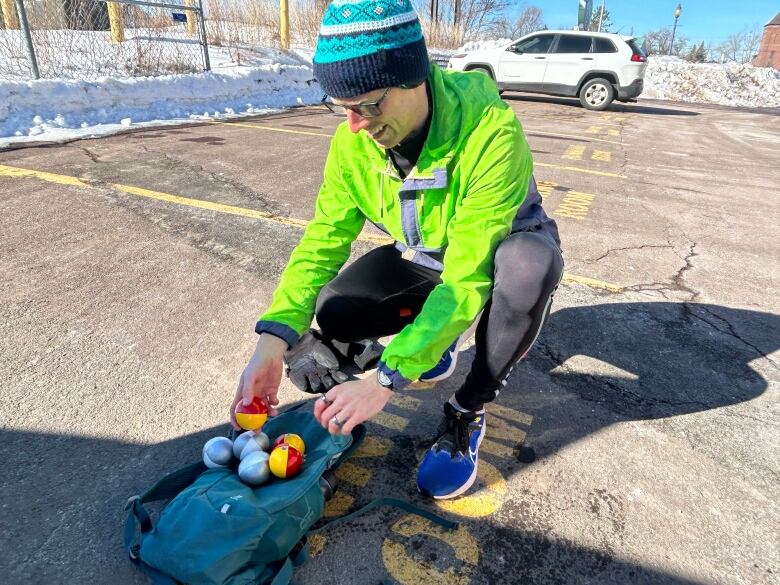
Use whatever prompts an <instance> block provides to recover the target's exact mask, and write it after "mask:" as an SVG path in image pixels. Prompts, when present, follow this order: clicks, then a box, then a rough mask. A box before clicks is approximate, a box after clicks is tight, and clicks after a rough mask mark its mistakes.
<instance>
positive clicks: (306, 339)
mask: <svg viewBox="0 0 780 585" xmlns="http://www.w3.org/2000/svg"><path fill="white" fill-rule="evenodd" d="M340 358H341V359H340ZM343 360H344V356H339V355H337V352H336V351H335V350H334V348H333V347H332V346H330V344H328V343H327V342H326V341H325V340H323V339H322V336H321V334H320V332H319V331H317V330H316V329H310V330H309V331H307V332H306V333H304V334H303V336H301V338H300V339H299V340H298V343H296V344H295V345H294V346H293V347H292V349H290V350H289V351H288V352H287V353H286V354H285V355H284V361H285V363H286V364H287V376H288V377H289V378H290V381H291V382H292V383H293V384H295V386H296V387H298V388H300V389H301V390H303V391H304V392H309V393H311V394H321V393H323V392H327V391H328V390H330V389H331V388H333V387H334V386H337V385H339V384H341V383H343V382H346V381H347V380H349V379H350V376H349V375H348V374H345V373H344V372H342V371H341V370H340V368H341V365H342V363H343Z"/></svg>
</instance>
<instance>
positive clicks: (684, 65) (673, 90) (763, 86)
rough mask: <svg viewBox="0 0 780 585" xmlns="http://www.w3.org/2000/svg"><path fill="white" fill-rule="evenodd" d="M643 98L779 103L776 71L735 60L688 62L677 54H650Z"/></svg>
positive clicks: (746, 104) (729, 103)
mask: <svg viewBox="0 0 780 585" xmlns="http://www.w3.org/2000/svg"><path fill="white" fill-rule="evenodd" d="M641 97H643V98H657V99H666V100H676V101H684V102H699V103H710V104H722V105H725V106H740V107H779V106H780V71H777V70H775V69H772V68H771V67H753V65H750V64H745V65H739V64H737V63H725V64H722V65H721V64H713V63H688V62H687V61H684V60H682V59H680V58H678V57H666V56H663V57H650V59H649V60H648V66H647V71H646V72H645V88H644V91H643V92H642V95H641Z"/></svg>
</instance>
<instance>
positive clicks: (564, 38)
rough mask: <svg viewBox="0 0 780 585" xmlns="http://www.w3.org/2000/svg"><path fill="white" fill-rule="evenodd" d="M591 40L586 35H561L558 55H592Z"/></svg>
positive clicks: (557, 48) (556, 50) (556, 49)
mask: <svg viewBox="0 0 780 585" xmlns="http://www.w3.org/2000/svg"><path fill="white" fill-rule="evenodd" d="M590 39H591V37H587V36H584V35H561V36H560V37H559V38H558V46H557V47H556V48H555V52H556V53H590Z"/></svg>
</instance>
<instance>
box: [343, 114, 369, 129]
mask: <svg viewBox="0 0 780 585" xmlns="http://www.w3.org/2000/svg"><path fill="white" fill-rule="evenodd" d="M368 123H369V122H368V120H366V119H365V118H364V117H363V116H361V115H360V114H358V113H357V112H353V111H352V110H347V124H349V129H350V131H351V132H352V133H353V134H357V133H358V132H360V131H361V130H362V129H363V128H365V127H366V126H368Z"/></svg>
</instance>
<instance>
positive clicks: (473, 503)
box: [434, 459, 506, 518]
mask: <svg viewBox="0 0 780 585" xmlns="http://www.w3.org/2000/svg"><path fill="white" fill-rule="evenodd" d="M477 478H478V479H479V480H480V483H481V484H482V485H481V487H480V488H479V489H478V490H476V491H470V492H467V494H466V495H465V496H461V497H459V498H454V499H452V500H434V502H435V503H436V506H438V507H439V508H440V509H442V510H444V511H445V512H449V513H450V514H457V515H458V516H465V517H468V518H484V517H485V516H490V515H491V514H493V513H494V512H496V511H498V510H499V508H501V506H502V504H503V503H504V496H505V494H506V480H505V479H504V476H503V475H501V472H500V471H499V470H498V469H496V468H495V467H493V466H492V465H491V464H490V463H488V462H487V461H485V460H484V459H480V460H479V466H478V467H477Z"/></svg>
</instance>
